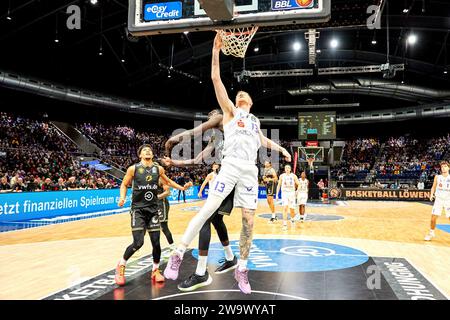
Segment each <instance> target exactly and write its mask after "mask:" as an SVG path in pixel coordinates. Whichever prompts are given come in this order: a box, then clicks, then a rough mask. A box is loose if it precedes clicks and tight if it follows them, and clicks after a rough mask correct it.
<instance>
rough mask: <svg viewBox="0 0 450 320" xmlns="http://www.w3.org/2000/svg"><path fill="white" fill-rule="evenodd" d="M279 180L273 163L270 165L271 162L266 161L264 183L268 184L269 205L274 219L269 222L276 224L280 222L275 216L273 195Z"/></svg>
mask: <svg viewBox="0 0 450 320" xmlns="http://www.w3.org/2000/svg"><path fill="white" fill-rule="evenodd" d="M277 180H278V177H277V173H276V172H275V169H274V168H273V167H272V163H270V161H265V162H264V176H263V181H264V183H265V184H266V194H267V203H268V204H269V208H270V211H272V217H271V218H270V220H269V222H270V223H274V222H275V221H277V220H278V219H277V216H276V215H275V204H274V202H273V195H274V193H275V184H276V183H277Z"/></svg>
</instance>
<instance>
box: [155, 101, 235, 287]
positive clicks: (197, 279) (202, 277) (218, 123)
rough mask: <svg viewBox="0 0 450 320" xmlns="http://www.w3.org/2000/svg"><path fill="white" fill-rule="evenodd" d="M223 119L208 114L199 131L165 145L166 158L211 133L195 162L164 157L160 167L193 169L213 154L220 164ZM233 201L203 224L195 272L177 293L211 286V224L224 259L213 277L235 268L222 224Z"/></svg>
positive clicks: (213, 174) (230, 198) (217, 114)
mask: <svg viewBox="0 0 450 320" xmlns="http://www.w3.org/2000/svg"><path fill="white" fill-rule="evenodd" d="M222 121H223V116H222V113H221V112H220V110H213V111H211V112H210V113H209V114H208V121H206V122H205V123H202V124H201V125H199V126H198V127H196V128H194V129H192V130H187V131H185V132H182V133H180V134H178V135H176V136H174V137H171V138H170V139H169V140H168V141H167V142H166V154H170V153H171V149H172V148H173V147H174V145H176V144H177V143H179V142H180V141H182V140H183V139H185V138H191V136H195V137H198V136H199V135H200V134H201V133H202V132H203V131H205V130H208V129H213V136H212V137H211V139H210V141H209V143H208V145H207V146H206V147H205V149H204V150H202V152H200V153H199V154H198V155H197V156H196V157H195V158H194V159H188V160H176V159H171V158H169V157H166V158H165V159H164V160H163V163H164V164H165V165H167V166H171V165H173V166H177V167H184V166H192V165H196V164H202V163H203V160H206V159H209V158H210V157H211V153H212V152H213V151H214V152H215V160H216V161H217V162H220V161H221V160H222V151H223V140H222V139H219V138H218V137H217V136H218V132H216V131H215V130H219V131H223V123H222ZM218 169H219V164H217V163H214V164H213V172H211V173H210V174H209V175H208V176H207V178H206V180H205V181H204V182H203V184H202V187H201V188H200V192H199V195H198V196H199V198H201V193H202V191H203V188H204V187H205V186H206V184H207V183H209V185H210V189H211V183H212V181H213V180H214V179H215V177H216V176H217V171H218ZM233 199H234V190H233V191H232V192H231V193H230V194H229V195H228V196H227V197H226V198H225V199H224V200H223V202H222V204H221V205H220V207H219V208H218V209H217V210H216V212H214V213H213V215H212V216H211V217H210V218H209V219H208V220H207V221H206V222H205V224H204V225H203V227H202V229H201V230H200V234H199V239H198V249H199V259H198V263H197V269H196V270H195V272H194V273H193V274H192V275H191V276H189V277H188V278H187V279H186V280H184V281H183V282H182V283H180V284H179V285H178V289H180V290H181V291H193V290H195V289H198V288H201V287H204V286H207V285H209V284H211V283H212V278H211V277H210V275H209V273H208V271H207V270H206V269H207V260H208V250H209V244H210V241H211V224H212V225H213V226H214V228H215V229H216V231H217V235H218V236H219V239H220V242H221V243H222V246H223V249H224V253H225V259H223V263H222V264H221V265H220V266H219V267H218V268H217V269H216V271H215V273H217V274H220V273H225V272H228V271H230V270H233V269H234V268H235V267H236V265H237V258H236V257H235V256H234V254H233V251H232V250H231V248H230V241H229V238H228V230H227V227H226V225H225V223H224V221H223V217H224V215H229V214H231V211H232V210H233Z"/></svg>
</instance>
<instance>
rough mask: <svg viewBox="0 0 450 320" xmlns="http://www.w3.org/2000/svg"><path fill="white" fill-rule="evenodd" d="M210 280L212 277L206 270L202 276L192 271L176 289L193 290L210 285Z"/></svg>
mask: <svg viewBox="0 0 450 320" xmlns="http://www.w3.org/2000/svg"><path fill="white" fill-rule="evenodd" d="M212 281H213V279H212V278H211V276H210V275H209V273H208V271H206V272H205V275H204V276H199V275H198V274H195V273H193V274H191V275H190V277H189V278H187V279H186V280H184V281H183V282H182V283H180V284H179V285H178V289H180V290H181V291H194V290H196V289H198V288H201V287H205V286H208V285H210V284H211V283H212Z"/></svg>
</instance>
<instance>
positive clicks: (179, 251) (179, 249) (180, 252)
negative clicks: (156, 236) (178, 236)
mask: <svg viewBox="0 0 450 320" xmlns="http://www.w3.org/2000/svg"><path fill="white" fill-rule="evenodd" d="M175 252H176V253H177V254H178V255H179V256H180V257H181V258H183V256H184V253H185V252H186V247H185V246H184V245H182V244H180V245H178V247H177V248H176V249H175Z"/></svg>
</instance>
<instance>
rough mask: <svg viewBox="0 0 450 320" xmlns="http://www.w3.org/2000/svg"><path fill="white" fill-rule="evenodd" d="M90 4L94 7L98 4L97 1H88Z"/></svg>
mask: <svg viewBox="0 0 450 320" xmlns="http://www.w3.org/2000/svg"><path fill="white" fill-rule="evenodd" d="M90 2H91V4H92V5H93V6H95V5H96V4H97V3H98V0H90Z"/></svg>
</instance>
